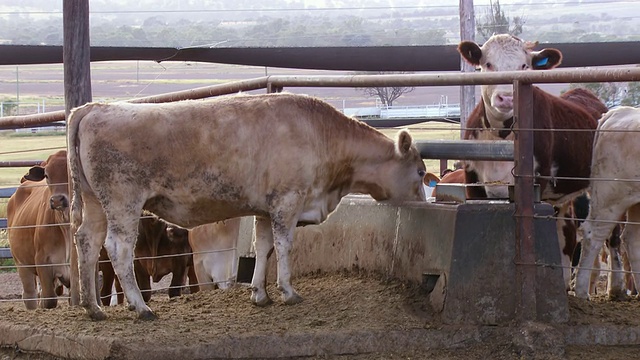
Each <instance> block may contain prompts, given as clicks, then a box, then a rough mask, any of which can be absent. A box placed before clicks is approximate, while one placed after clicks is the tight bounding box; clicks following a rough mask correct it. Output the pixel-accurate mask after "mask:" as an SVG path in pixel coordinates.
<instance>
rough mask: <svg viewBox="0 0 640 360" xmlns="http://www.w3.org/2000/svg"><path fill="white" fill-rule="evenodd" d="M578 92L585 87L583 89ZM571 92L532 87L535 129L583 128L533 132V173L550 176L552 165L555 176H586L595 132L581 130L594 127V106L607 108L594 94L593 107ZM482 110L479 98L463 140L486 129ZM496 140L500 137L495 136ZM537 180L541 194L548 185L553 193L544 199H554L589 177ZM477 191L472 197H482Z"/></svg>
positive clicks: (469, 177) (470, 174)
mask: <svg viewBox="0 0 640 360" xmlns="http://www.w3.org/2000/svg"><path fill="white" fill-rule="evenodd" d="M581 91H587V90H584V89H582V90H581ZM572 94H573V95H575V96H574V97H569V99H568V100H565V99H563V98H562V97H556V96H553V95H551V94H548V93H546V92H544V91H543V90H541V89H540V88H538V87H535V86H534V87H533V128H534V129H546V130H550V129H580V130H582V131H555V132H551V131H535V132H534V145H533V148H534V149H533V152H534V156H535V159H536V161H537V162H538V167H537V168H536V172H537V173H539V175H542V176H550V175H551V168H552V166H553V165H554V164H555V165H556V166H558V170H557V174H556V175H557V176H558V177H579V178H585V179H586V178H589V175H590V173H591V170H590V166H591V152H592V148H593V136H594V132H593V131H584V130H585V129H586V130H589V129H593V130H595V129H596V126H597V120H598V118H599V117H596V116H595V114H596V112H597V110H595V111H594V109H598V108H600V109H606V107H604V104H602V102H600V101H599V100H598V99H597V98H595V97H594V98H593V99H592V100H590V101H591V102H593V105H592V106H590V107H589V106H585V105H584V103H585V102H586V103H589V100H588V97H585V96H578V94H576V92H573V93H572ZM572 94H569V95H572ZM576 99H579V100H580V101H577V100H576ZM585 109H590V110H585ZM484 112H485V111H484V103H483V102H482V101H481V102H480V103H479V104H478V105H477V106H476V108H475V109H474V111H473V112H472V113H471V115H470V116H469V119H468V120H467V127H468V129H467V130H466V131H465V134H464V139H476V138H478V133H479V132H480V131H489V130H486V125H485V122H484V116H485V115H484ZM503 130H508V129H503ZM503 134H504V133H503ZM496 139H499V137H498V136H496ZM536 180H537V181H536V182H537V183H539V184H540V190H541V193H544V191H545V188H546V187H547V186H550V187H552V190H553V192H554V193H555V194H554V197H553V198H549V199H544V200H556V199H558V198H560V197H562V195H568V194H572V193H575V192H578V191H580V190H582V189H585V188H586V187H587V186H588V185H589V181H588V180H573V179H570V180H564V179H558V180H556V181H555V182H549V180H548V179H542V178H538V179H536ZM477 181H478V178H477V175H476V174H474V173H473V172H471V171H467V174H466V176H465V182H467V183H474V182H477ZM477 191H479V192H480V193H478V194H474V196H480V197H482V196H483V193H484V190H483V189H480V188H478V189H477ZM484 196H486V194H484Z"/></svg>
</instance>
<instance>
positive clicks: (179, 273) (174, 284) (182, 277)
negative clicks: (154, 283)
mask: <svg viewBox="0 0 640 360" xmlns="http://www.w3.org/2000/svg"><path fill="white" fill-rule="evenodd" d="M174 260H175V259H174ZM173 269H174V270H173V274H172V275H171V283H170V284H169V298H172V297H176V296H180V295H182V288H183V287H184V286H185V285H186V284H187V272H186V271H185V270H186V267H184V266H175V265H174V267H173Z"/></svg>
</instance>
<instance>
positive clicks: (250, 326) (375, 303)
mask: <svg viewBox="0 0 640 360" xmlns="http://www.w3.org/2000/svg"><path fill="white" fill-rule="evenodd" d="M16 280H17V277H16V276H15V275H13V276H12V275H7V274H2V275H1V276H0V283H1V284H2V286H1V287H0V288H2V291H3V294H2V295H1V296H0V299H5V300H6V299H17V298H19V294H18V293H15V292H14V293H7V291H13V290H11V289H16V288H17V289H18V291H20V285H19V282H18V283H17V284H16ZM16 285H17V286H16ZM294 285H295V286H296V288H297V289H298V291H299V292H300V294H301V295H302V296H303V297H304V298H305V300H304V301H303V302H302V303H301V304H298V305H294V306H285V305H283V304H282V303H281V302H280V301H279V297H278V295H277V293H276V289H275V288H274V287H271V288H270V289H269V292H270V294H271V296H272V298H273V299H274V300H275V302H274V304H273V305H271V306H268V307H266V308H258V307H255V306H253V305H251V303H250V301H249V295H250V291H249V289H248V288H246V287H243V286H237V287H235V288H233V289H231V290H228V291H212V292H200V293H197V294H193V295H183V296H181V297H179V298H174V299H168V297H167V296H166V295H165V294H162V293H158V294H155V295H154V297H153V298H152V301H151V303H150V306H151V308H152V309H153V310H154V311H155V312H156V314H157V315H158V316H159V319H158V320H156V321H153V322H141V321H137V320H135V314H134V313H133V312H131V311H128V310H127V309H126V308H125V307H124V306H113V307H107V308H106V312H107V314H108V316H109V318H108V320H106V321H103V322H94V321H91V320H89V319H88V317H87V316H86V315H85V313H84V311H83V310H81V309H79V308H75V307H69V306H67V305H66V304H62V305H61V306H60V307H59V308H57V309H52V310H42V309H39V310H35V311H27V310H25V309H24V306H23V304H22V303H21V302H19V301H18V302H1V303H0V314H1V315H0V321H1V322H9V323H12V324H21V325H27V326H29V327H36V328H38V329H52V330H55V331H56V332H58V333H64V334H67V335H70V334H77V335H94V336H105V337H117V338H120V339H128V341H138V342H139V341H143V342H144V343H148V344H149V346H153V344H158V343H159V344H163V345H165V346H178V345H193V344H198V343H204V342H206V341H207V340H209V339H211V338H213V337H216V336H220V335H224V334H243V335H255V334H265V333H267V334H273V333H275V334H287V333H288V334H291V333H314V332H327V331H330V332H340V331H350V330H362V329H372V330H385V331H390V330H410V329H422V328H437V327H438V326H441V324H439V322H438V319H437V317H436V316H433V315H432V314H431V312H430V311H429V309H428V307H427V306H426V304H425V301H424V299H425V297H424V294H423V292H422V290H421V289H420V288H419V287H417V286H410V285H407V284H402V283H400V282H397V281H386V280H384V279H381V278H380V277H378V276H376V275H371V274H323V275H312V276H306V277H304V278H301V279H297V280H296V281H295V283H294ZM8 289H9V290H8ZM569 304H570V311H571V325H577V324H598V323H608V324H618V325H628V326H640V301H638V300H632V301H629V302H619V303H612V302H608V301H605V300H604V297H602V298H597V299H596V300H595V301H591V302H587V301H581V300H578V299H575V298H573V297H571V298H570V299H569ZM497 340H498V339H497ZM639 353H640V347H602V346H600V347H597V346H589V347H575V346H573V347H569V348H567V352H566V356H565V357H559V358H568V359H581V360H582V359H591V358H598V359H603V360H607V359H617V358H622V357H624V358H638V354H639ZM42 358H44V359H47V358H49V359H50V358H51V357H46V356H44V355H42V354H26V353H20V352H16V351H15V350H13V349H4V350H3V351H1V352H0V359H2V360H4V359H19V360H24V359H42ZM338 358H340V359H342V358H350V359H361V360H371V359H387V358H391V359H422V358H432V359H478V358H490V359H519V358H522V357H521V355H520V354H519V353H518V350H517V349H516V348H515V347H514V346H512V344H509V343H504V342H502V343H501V342H500V341H498V342H497V345H496V344H487V345H486V346H476V347H473V348H465V349H464V350H431V351H427V352H425V351H422V352H419V353H416V352H414V351H412V350H411V349H407V350H406V352H403V353H401V354H392V353H385V354H365V355H359V356H342V357H338ZM542 358H555V357H542Z"/></svg>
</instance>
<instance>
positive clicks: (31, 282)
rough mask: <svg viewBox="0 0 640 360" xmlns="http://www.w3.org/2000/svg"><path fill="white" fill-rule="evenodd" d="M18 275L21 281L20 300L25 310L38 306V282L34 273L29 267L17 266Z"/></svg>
mask: <svg viewBox="0 0 640 360" xmlns="http://www.w3.org/2000/svg"><path fill="white" fill-rule="evenodd" d="M18 276H20V281H21V282H22V301H24V306H25V307H26V308H27V310H35V309H36V308H37V307H38V283H37V279H36V275H35V274H34V272H33V269H31V268H23V267H19V268H18Z"/></svg>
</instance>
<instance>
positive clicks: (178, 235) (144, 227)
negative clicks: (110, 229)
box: [99, 213, 199, 305]
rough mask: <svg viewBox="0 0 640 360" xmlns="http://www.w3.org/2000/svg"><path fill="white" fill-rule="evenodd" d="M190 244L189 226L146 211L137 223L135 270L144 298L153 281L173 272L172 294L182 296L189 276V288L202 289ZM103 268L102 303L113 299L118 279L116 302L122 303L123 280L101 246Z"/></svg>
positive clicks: (149, 297)
mask: <svg viewBox="0 0 640 360" xmlns="http://www.w3.org/2000/svg"><path fill="white" fill-rule="evenodd" d="M191 253H192V251H191V247H190V246H189V240H188V230H186V229H183V228H181V227H177V226H175V225H171V224H167V223H166V222H165V221H163V220H162V219H160V218H158V217H157V216H154V215H153V214H149V213H146V214H143V216H142V218H141V219H140V223H139V226H138V241H137V243H136V247H135V256H136V260H134V270H135V275H136V281H137V283H138V286H139V287H140V290H141V291H142V297H143V298H144V301H145V302H149V300H150V299H151V293H152V291H151V281H153V282H154V283H157V282H159V281H160V280H162V278H164V277H165V276H167V275H169V274H172V277H171V284H170V285H169V286H170V287H169V291H168V293H169V297H175V296H180V295H181V294H182V288H183V287H184V285H185V284H186V282H187V277H188V278H189V283H190V284H191V286H190V292H191V293H196V292H198V291H199V288H198V285H196V284H197V279H196V275H195V272H194V270H193V259H192V255H191ZM100 260H101V262H100V265H99V267H100V271H102V287H101V290H100V298H101V300H102V304H103V305H109V304H110V302H111V294H112V288H113V286H114V283H115V289H116V293H117V302H118V304H122V303H123V301H124V294H123V293H122V287H121V286H120V282H119V281H118V279H117V278H116V276H115V272H114V271H113V267H112V265H111V262H110V261H109V257H108V255H107V252H106V250H105V249H104V248H103V249H101V250H100Z"/></svg>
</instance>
